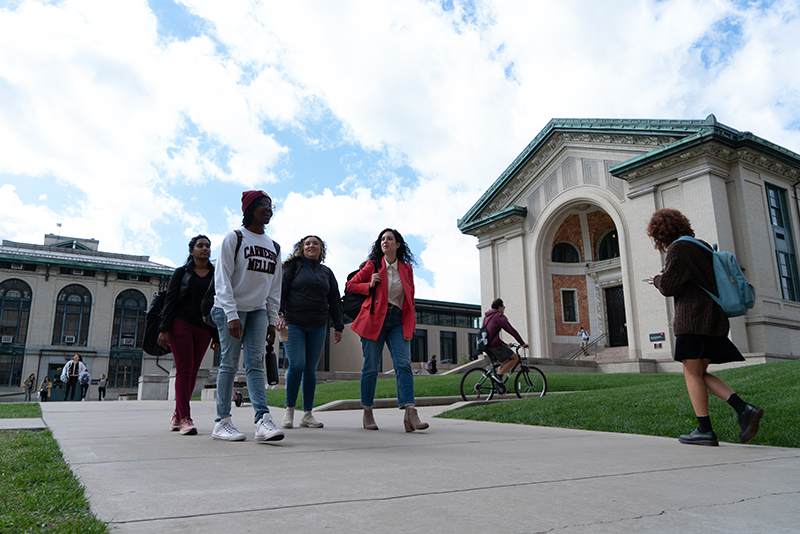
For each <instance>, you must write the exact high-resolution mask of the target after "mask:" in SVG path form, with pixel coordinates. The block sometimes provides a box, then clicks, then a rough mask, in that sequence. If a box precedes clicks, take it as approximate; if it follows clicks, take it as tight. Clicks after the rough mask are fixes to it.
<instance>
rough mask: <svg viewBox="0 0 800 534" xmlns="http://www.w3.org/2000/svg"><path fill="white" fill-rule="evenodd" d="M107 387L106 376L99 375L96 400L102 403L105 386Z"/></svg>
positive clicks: (104, 396)
mask: <svg viewBox="0 0 800 534" xmlns="http://www.w3.org/2000/svg"><path fill="white" fill-rule="evenodd" d="M107 385H108V380H106V375H100V381H99V382H97V397H98V399H97V400H101V401H104V400H106V386H107Z"/></svg>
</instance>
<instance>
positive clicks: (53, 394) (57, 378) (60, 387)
mask: <svg viewBox="0 0 800 534" xmlns="http://www.w3.org/2000/svg"><path fill="white" fill-rule="evenodd" d="M63 368H64V366H63V365H61V364H60V363H51V364H50V365H48V366H47V376H49V377H50V383H51V384H53V385H52V386H50V396H49V397H47V402H51V401H63V400H64V389H66V387H67V385H66V384H65V383H64V382H62V381H61V370H62V369H63ZM79 393H80V392H79Z"/></svg>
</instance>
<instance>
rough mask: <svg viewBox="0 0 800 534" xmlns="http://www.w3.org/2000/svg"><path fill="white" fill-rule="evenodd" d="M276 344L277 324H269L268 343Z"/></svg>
mask: <svg viewBox="0 0 800 534" xmlns="http://www.w3.org/2000/svg"><path fill="white" fill-rule="evenodd" d="M274 344H275V325H272V324H271V325H269V326H268V327H267V345H274Z"/></svg>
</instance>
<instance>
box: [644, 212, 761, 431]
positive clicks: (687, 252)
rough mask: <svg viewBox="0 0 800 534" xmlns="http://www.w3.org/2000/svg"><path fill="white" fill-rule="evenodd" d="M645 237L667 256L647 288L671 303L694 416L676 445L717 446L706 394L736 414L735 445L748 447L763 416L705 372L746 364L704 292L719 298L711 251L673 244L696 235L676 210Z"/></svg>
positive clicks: (653, 223)
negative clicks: (694, 425) (693, 424)
mask: <svg viewBox="0 0 800 534" xmlns="http://www.w3.org/2000/svg"><path fill="white" fill-rule="evenodd" d="M647 235H648V236H650V238H651V239H652V240H653V243H654V244H655V248H656V249H657V250H658V251H660V252H662V253H664V252H666V254H667V257H666V260H665V265H664V268H663V269H662V270H661V273H660V274H657V275H655V276H654V277H653V278H652V280H651V281H650V283H651V284H653V285H654V286H656V288H657V289H658V290H659V291H660V292H661V294H662V295H664V296H665V297H673V299H674V300H675V317H674V319H673V322H672V324H673V329H674V332H675V356H674V358H675V360H677V361H680V362H681V363H682V364H683V375H684V378H685V380H686V389H687V391H688V392H689V399H691V401H692V407H693V408H694V412H695V415H696V416H697V428H695V429H694V430H692V431H691V432H690V433H689V434H685V435H682V436H680V438H679V439H678V441H680V442H681V443H686V444H690V445H711V446H715V445H719V442H718V440H717V435H716V434H715V433H714V430H713V428H712V426H711V415H710V413H709V409H708V392H709V391H710V392H712V393H713V394H715V395H716V396H718V397H719V398H721V399H722V400H724V401H726V402H727V403H728V404H729V405H730V406H731V407H733V409H734V410H736V413H737V414H738V421H739V441H741V442H742V443H747V442H748V441H750V440H751V439H753V437H754V436H755V435H756V433H757V432H758V428H759V423H760V421H761V418H762V417H763V415H764V410H763V409H761V408H759V407H758V406H756V405H755V404H748V403H746V402H744V401H743V400H742V399H740V398H739V396H738V395H737V394H736V393H734V392H733V390H732V389H731V388H729V387H728V385H727V384H725V382H723V381H722V380H721V379H719V378H717V377H716V376H714V375H712V374H711V373H709V372H708V366H709V364H712V363H727V362H742V361H744V357H743V356H742V355H741V353H740V352H739V349H737V348H736V346H735V345H734V344H733V343H732V342H731V340H730V339H728V331H729V330H730V323H729V321H728V317H727V316H726V315H725V313H724V312H723V311H722V308H721V307H720V306H719V305H718V304H717V303H716V302H714V301H713V300H712V299H711V297H710V296H708V294H707V293H706V292H705V291H704V290H703V288H705V289H707V290H708V291H711V292H713V293H715V294H716V292H717V282H716V278H715V276H714V267H713V263H712V256H711V251H709V250H706V249H704V248H702V247H699V246H697V245H695V244H694V243H690V242H688V241H678V240H677V239H678V238H679V237H681V236H690V237H694V230H692V226H691V224H690V223H689V219H687V218H686V216H685V215H683V214H682V213H681V212H680V211H678V210H675V209H670V208H664V209H660V210H658V211H656V212H655V213H654V214H653V216H652V218H651V219H650V222H649V224H648V225H647ZM709 248H710V247H709Z"/></svg>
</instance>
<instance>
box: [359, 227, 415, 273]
mask: <svg viewBox="0 0 800 534" xmlns="http://www.w3.org/2000/svg"><path fill="white" fill-rule="evenodd" d="M386 232H392V233H393V234H394V239H395V241H397V242H398V243H399V244H400V247H399V248H398V249H397V259H398V260H400V261H402V262H403V263H405V264H408V265H416V264H417V261H416V260H415V259H414V255H413V254H412V253H411V249H410V248H408V243H406V242H405V240H404V239H403V236H401V235H400V232H398V231H397V230H395V229H393V228H384V229H383V230H381V233H379V234H378V239H376V240H375V242H374V243H373V244H372V248H371V249H370V251H369V255H368V256H367V260H368V261H380V260H381V258H383V250H382V249H381V237H383V234H385V233H386Z"/></svg>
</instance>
